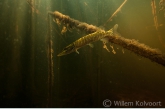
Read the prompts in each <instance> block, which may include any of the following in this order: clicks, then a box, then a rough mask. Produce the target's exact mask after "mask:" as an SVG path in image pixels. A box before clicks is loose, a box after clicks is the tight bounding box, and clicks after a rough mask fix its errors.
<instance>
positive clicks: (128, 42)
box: [49, 11, 165, 66]
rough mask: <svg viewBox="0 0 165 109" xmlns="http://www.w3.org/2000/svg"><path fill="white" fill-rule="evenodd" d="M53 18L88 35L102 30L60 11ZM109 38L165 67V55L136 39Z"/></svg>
mask: <svg viewBox="0 0 165 109" xmlns="http://www.w3.org/2000/svg"><path fill="white" fill-rule="evenodd" d="M49 14H50V15H52V16H53V18H54V20H55V21H56V22H57V23H60V24H61V23H63V24H64V25H66V26H67V27H68V28H75V29H78V30H81V31H86V32H88V33H93V32H95V31H98V30H100V28H98V27H96V26H93V25H89V24H87V23H84V22H80V21H78V20H74V19H72V18H70V17H69V16H67V15H64V14H62V13H60V12H58V11H55V12H49ZM106 37H107V38H109V42H111V43H114V44H117V45H120V46H122V47H123V48H125V49H127V50H130V51H132V52H134V53H135V54H138V55H140V56H142V57H145V58H148V59H150V60H151V61H154V62H156V63H158V64H161V65H163V66H165V55H164V54H163V53H161V52H160V51H159V50H157V49H153V48H151V47H149V46H147V45H145V44H142V43H139V42H138V41H136V40H134V39H126V38H124V37H121V36H115V35H113V36H106Z"/></svg>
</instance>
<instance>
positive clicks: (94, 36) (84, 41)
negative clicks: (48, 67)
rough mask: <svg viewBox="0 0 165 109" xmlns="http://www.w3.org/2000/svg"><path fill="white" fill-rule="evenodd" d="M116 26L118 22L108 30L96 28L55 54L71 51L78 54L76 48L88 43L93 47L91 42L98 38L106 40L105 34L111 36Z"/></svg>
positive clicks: (64, 53) (115, 30) (114, 32)
mask: <svg viewBox="0 0 165 109" xmlns="http://www.w3.org/2000/svg"><path fill="white" fill-rule="evenodd" d="M117 28H118V24H116V25H114V27H113V28H111V29H110V30H108V31H104V30H98V31H96V32H94V33H91V34H88V35H86V36H84V37H81V38H79V39H78V40H76V41H75V42H73V43H71V44H69V45H68V46H66V47H65V48H64V49H63V50H62V52H61V53H59V54H58V55H57V56H63V55H67V54H70V53H72V52H77V53H78V54H79V52H78V51H77V50H78V49H80V48H82V47H84V46H86V45H89V46H90V47H93V45H92V44H91V43H93V42H96V41H98V40H101V41H103V42H105V43H107V42H108V38H106V36H108V35H110V36H113V35H115V34H116V33H117Z"/></svg>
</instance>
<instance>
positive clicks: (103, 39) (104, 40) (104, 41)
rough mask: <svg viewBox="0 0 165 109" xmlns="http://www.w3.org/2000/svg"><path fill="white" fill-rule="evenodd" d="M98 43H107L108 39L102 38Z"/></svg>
mask: <svg viewBox="0 0 165 109" xmlns="http://www.w3.org/2000/svg"><path fill="white" fill-rule="evenodd" d="M100 41H102V42H103V43H108V42H109V38H108V37H104V38H102V39H100Z"/></svg>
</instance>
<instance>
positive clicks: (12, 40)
mask: <svg viewBox="0 0 165 109" xmlns="http://www.w3.org/2000/svg"><path fill="white" fill-rule="evenodd" d="M123 1H124V0H32V3H33V4H29V3H28V2H27V1H26V0H0V107H104V106H103V105H102V103H103V100H105V99H110V100H112V101H113V100H116V101H117V100H118V101H119V100H121V101H130V102H135V101H154V102H158V101H161V103H162V104H161V105H162V107H165V93H164V92H165V87H164V84H165V67H164V66H161V65H159V64H157V63H154V62H151V61H150V60H149V59H146V58H143V57H141V56H138V55H136V54H134V53H132V52H131V51H128V50H124V52H123V48H122V47H120V46H118V45H114V44H107V46H108V48H109V49H110V50H111V48H110V46H109V45H113V47H114V49H115V51H116V54H113V53H112V52H110V53H109V52H107V51H106V50H105V49H103V47H102V46H103V45H102V43H101V42H100V41H98V42H95V43H94V48H93V49H91V48H90V47H88V46H86V47H84V48H81V49H80V50H79V52H80V54H79V55H78V54H76V53H72V54H69V55H66V56H63V57H57V54H58V53H60V52H61V50H62V49H63V48H64V47H65V46H67V45H68V44H70V43H72V42H73V41H75V40H76V39H78V38H80V37H82V36H84V35H85V33H84V32H77V31H75V30H73V31H72V32H69V31H67V32H66V33H65V34H64V35H62V34H61V29H62V27H59V26H58V25H57V24H56V23H54V22H53V21H52V19H51V27H52V29H51V34H52V36H53V39H52V41H53V51H54V53H53V63H54V65H53V66H54V67H53V71H54V73H53V74H54V77H53V79H54V80H53V83H50V82H48V56H47V36H48V35H47V33H48V31H49V30H50V28H49V27H48V20H49V19H48V14H47V12H48V11H55V10H56V11H59V12H61V13H63V14H66V15H69V16H70V17H71V18H74V19H77V20H79V21H82V22H86V23H88V24H92V25H96V26H103V27H104V28H105V29H106V30H108V29H110V28H112V27H113V25H115V24H118V25H119V28H118V32H119V33H120V34H121V36H122V37H125V38H129V39H136V40H138V41H139V42H140V43H144V44H146V45H148V46H150V47H152V48H157V49H159V50H161V51H162V52H163V53H165V37H164V36H165V31H164V30H165V17H164V15H163V12H160V13H159V14H158V13H157V17H158V23H159V25H160V26H159V28H158V30H156V29H155V26H154V20H153V15H152V8H151V0H128V1H127V3H126V4H125V5H124V7H123V8H122V9H121V11H120V12H119V13H118V14H117V16H115V17H114V18H113V20H112V21H111V22H108V23H106V25H104V24H105V22H106V21H107V20H108V19H109V18H110V16H111V15H112V14H113V12H114V11H115V10H116V9H117V8H118V7H119V6H120V5H121V4H122V2H123ZM158 3H159V0H156V6H157V12H158V10H159V9H158ZM50 84H53V86H51V87H52V89H51V91H50V89H49V88H48V86H50ZM50 92H51V97H50V96H48V95H49V93H50ZM112 107H115V106H112ZM133 107H135V106H133Z"/></svg>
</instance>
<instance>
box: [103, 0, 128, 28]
mask: <svg viewBox="0 0 165 109" xmlns="http://www.w3.org/2000/svg"><path fill="white" fill-rule="evenodd" d="M126 2H127V0H124V2H123V3H122V4H121V5H120V7H119V8H118V9H117V10H116V11H115V12H114V13H113V14H112V16H111V17H110V18H109V19H108V20H107V21H106V22H105V24H106V23H108V22H109V21H112V18H113V17H114V16H116V15H117V13H118V12H119V11H120V10H121V8H122V7H123V6H124V4H125V3H126ZM105 24H104V25H105Z"/></svg>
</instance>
